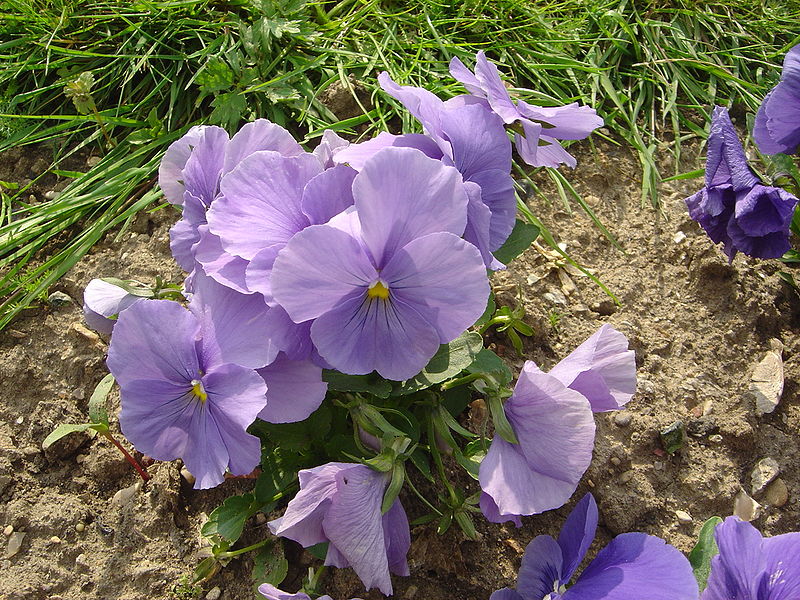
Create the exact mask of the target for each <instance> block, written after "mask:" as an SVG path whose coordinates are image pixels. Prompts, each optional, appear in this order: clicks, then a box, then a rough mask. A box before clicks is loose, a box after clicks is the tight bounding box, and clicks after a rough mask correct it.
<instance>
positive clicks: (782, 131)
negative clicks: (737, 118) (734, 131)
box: [753, 44, 800, 154]
mask: <svg viewBox="0 0 800 600" xmlns="http://www.w3.org/2000/svg"><path fill="white" fill-rule="evenodd" d="M753 138H754V139H755V141H756V144H757V145H758V149H759V150H761V152H763V153H764V154H778V153H780V152H782V153H784V154H793V153H794V152H796V151H797V147H798V146H800V44H798V45H797V46H795V47H794V48H792V49H791V50H789V52H787V53H786V57H785V58H784V60H783V72H782V73H781V80H780V82H779V83H778V85H776V86H775V87H774V88H772V90H771V91H770V92H769V93H768V94H767V95H766V97H765V98H764V101H763V102H762V103H761V106H760V107H759V109H758V113H757V114H756V121H755V124H754V125H753Z"/></svg>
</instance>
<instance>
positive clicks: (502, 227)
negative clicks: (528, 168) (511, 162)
mask: <svg viewBox="0 0 800 600" xmlns="http://www.w3.org/2000/svg"><path fill="white" fill-rule="evenodd" d="M468 183H476V184H478V185H479V186H480V188H481V202H483V203H484V204H485V205H486V206H488V207H489V210H490V211H491V220H490V221H489V248H490V249H491V250H492V252H494V251H495V250H497V249H498V248H499V247H500V246H502V245H503V244H504V243H505V241H506V240H507V239H508V236H509V235H511V231H512V230H513V229H514V224H515V223H516V219H517V198H516V196H515V195H514V180H513V179H512V178H511V175H510V174H509V171H508V170H506V171H501V170H499V169H496V170H486V171H480V172H478V173H475V174H474V175H473V176H472V178H471V179H470V181H469V182H468Z"/></svg>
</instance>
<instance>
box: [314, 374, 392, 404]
mask: <svg viewBox="0 0 800 600" xmlns="http://www.w3.org/2000/svg"><path fill="white" fill-rule="evenodd" d="M322 381H325V382H327V384H328V389H329V390H334V391H337V392H366V393H368V394H372V395H373V396H377V397H378V398H388V397H389V394H390V393H391V391H392V384H391V383H390V382H389V381H387V380H386V379H384V378H383V377H381V376H380V375H378V374H377V373H370V374H369V375H346V374H344V373H340V372H339V371H333V370H328V369H325V370H323V371H322Z"/></svg>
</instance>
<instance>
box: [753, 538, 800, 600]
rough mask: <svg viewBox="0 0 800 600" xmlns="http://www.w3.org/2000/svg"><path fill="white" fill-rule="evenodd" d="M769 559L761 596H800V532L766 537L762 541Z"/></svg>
mask: <svg viewBox="0 0 800 600" xmlns="http://www.w3.org/2000/svg"><path fill="white" fill-rule="evenodd" d="M762 549H763V552H764V556H765V557H766V560H767V566H766V576H765V577H764V579H763V580H762V583H761V586H762V587H761V590H760V595H759V598H764V600H792V599H793V598H800V564H799V563H798V561H797V557H799V556H800V533H784V534H783V535H776V536H774V537H770V538H765V539H764V541H763V543H762Z"/></svg>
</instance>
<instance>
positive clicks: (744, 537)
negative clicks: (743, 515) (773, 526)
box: [701, 517, 800, 600]
mask: <svg viewBox="0 0 800 600" xmlns="http://www.w3.org/2000/svg"><path fill="white" fill-rule="evenodd" d="M714 538H715V539H716V541H717V546H718V547H719V554H717V555H716V556H715V557H714V558H712V559H711V574H710V575H709V577H708V583H707V587H706V589H705V590H704V591H703V593H702V595H701V599H702V600H730V599H731V598H734V599H735V600H790V599H794V598H800V533H784V534H783V535H776V536H773V537H769V538H765V537H762V535H761V532H759V531H758V530H757V529H756V528H755V527H753V526H752V525H751V524H750V523H747V522H746V521H742V520H740V519H739V517H728V518H727V519H725V520H724V521H723V522H722V523H720V524H719V525H717V527H716V529H715V530H714Z"/></svg>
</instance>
